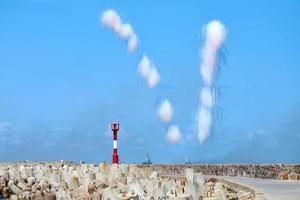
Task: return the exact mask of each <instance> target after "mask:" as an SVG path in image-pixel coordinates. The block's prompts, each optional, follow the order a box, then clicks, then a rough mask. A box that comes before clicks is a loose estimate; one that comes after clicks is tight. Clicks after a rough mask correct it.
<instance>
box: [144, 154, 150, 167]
mask: <svg viewBox="0 0 300 200" xmlns="http://www.w3.org/2000/svg"><path fill="white" fill-rule="evenodd" d="M142 164H143V165H152V162H151V161H150V156H149V153H147V156H146V159H145V161H144V162H143V163H142Z"/></svg>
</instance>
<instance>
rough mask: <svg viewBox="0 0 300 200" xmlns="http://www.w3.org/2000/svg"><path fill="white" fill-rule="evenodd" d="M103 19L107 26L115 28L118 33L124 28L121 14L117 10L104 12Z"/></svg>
mask: <svg viewBox="0 0 300 200" xmlns="http://www.w3.org/2000/svg"><path fill="white" fill-rule="evenodd" d="M101 21H102V23H103V24H104V25H106V26H107V27H109V28H111V29H113V30H114V31H115V32H116V33H118V34H119V35H120V33H121V30H122V21H121V18H120V16H119V15H118V13H117V12H116V11H115V10H112V9H110V10H106V11H104V12H103V13H102V16H101Z"/></svg>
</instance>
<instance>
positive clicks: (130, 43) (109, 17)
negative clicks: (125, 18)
mask: <svg viewBox="0 0 300 200" xmlns="http://www.w3.org/2000/svg"><path fill="white" fill-rule="evenodd" d="M101 21H102V23H103V24H104V25H105V26H107V27H109V28H111V29H112V30H113V31H114V32H116V33H117V35H118V36H119V37H121V38H124V39H126V40H127V48H128V51H129V52H134V51H135V50H136V49H137V47H138V38H137V35H136V33H135V32H134V30H133V28H132V26H131V25H130V24H129V23H125V24H122V20H121V18H120V16H119V14H118V13H117V12H116V11H115V10H112V9H110V10H106V11H104V12H103V13H102V16H101Z"/></svg>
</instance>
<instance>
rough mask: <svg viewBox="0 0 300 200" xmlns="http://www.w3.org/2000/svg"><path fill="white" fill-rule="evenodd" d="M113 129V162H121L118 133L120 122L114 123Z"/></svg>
mask: <svg viewBox="0 0 300 200" xmlns="http://www.w3.org/2000/svg"><path fill="white" fill-rule="evenodd" d="M111 130H112V131H113V147H114V149H113V155H112V163H113V164H119V156H118V148H117V133H118V130H119V123H112V124H111Z"/></svg>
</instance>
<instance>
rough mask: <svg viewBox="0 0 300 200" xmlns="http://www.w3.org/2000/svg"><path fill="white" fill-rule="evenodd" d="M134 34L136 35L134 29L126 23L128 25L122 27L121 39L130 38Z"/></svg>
mask: <svg viewBox="0 0 300 200" xmlns="http://www.w3.org/2000/svg"><path fill="white" fill-rule="evenodd" d="M133 34H134V31H133V28H132V26H131V25H130V24H128V23H126V24H123V25H122V29H121V37H123V38H129V37H130V36H131V35H133Z"/></svg>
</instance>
